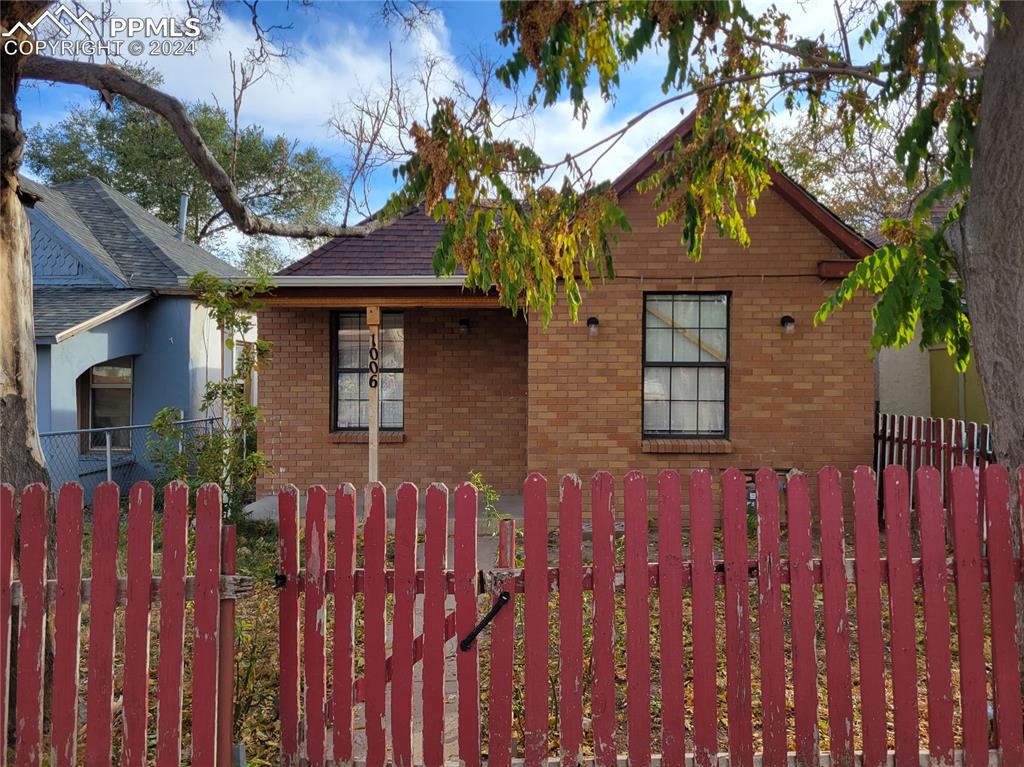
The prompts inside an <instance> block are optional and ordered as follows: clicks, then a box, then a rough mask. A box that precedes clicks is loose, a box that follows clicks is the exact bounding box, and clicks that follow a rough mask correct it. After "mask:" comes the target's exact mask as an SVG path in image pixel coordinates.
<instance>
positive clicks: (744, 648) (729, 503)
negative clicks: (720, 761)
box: [722, 469, 754, 767]
mask: <svg viewBox="0 0 1024 767" xmlns="http://www.w3.org/2000/svg"><path fill="white" fill-rule="evenodd" d="M722 526H723V528H724V530H723V535H722V539H723V545H724V548H725V661H726V679H727V686H726V699H725V702H726V708H727V716H728V733H729V760H730V764H735V765H737V767H753V764H754V733H753V720H752V714H751V701H750V695H751V679H750V675H751V671H750V650H751V645H750V574H749V570H748V567H749V561H750V550H749V545H748V541H747V478H746V476H745V475H744V474H743V472H741V471H739V470H738V469H728V470H727V471H726V472H725V474H723V475H722Z"/></svg>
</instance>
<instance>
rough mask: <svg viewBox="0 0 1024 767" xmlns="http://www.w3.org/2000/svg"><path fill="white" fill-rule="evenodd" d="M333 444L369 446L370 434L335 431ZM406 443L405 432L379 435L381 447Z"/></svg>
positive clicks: (380, 433) (389, 432)
mask: <svg viewBox="0 0 1024 767" xmlns="http://www.w3.org/2000/svg"><path fill="white" fill-rule="evenodd" d="M331 442H332V443H333V444H335V445H368V444H370V434H369V432H365V431H333V432H331ZM401 442H405V432H404V431H382V432H379V433H378V436H377V443H378V444H381V445H394V444H398V443H401Z"/></svg>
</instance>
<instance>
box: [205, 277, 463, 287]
mask: <svg viewBox="0 0 1024 767" xmlns="http://www.w3.org/2000/svg"><path fill="white" fill-rule="evenodd" d="M223 279H224V281H225V282H236V283H240V282H244V281H245V280H246V279H248V278H234V277H226V278H223ZM465 282H466V278H465V277H464V276H462V277H460V276H453V277H436V276H434V275H433V274H401V275H394V274H380V275H351V274H350V275H343V274H338V275H299V274H294V275H293V274H285V275H278V276H275V277H272V278H271V284H272V286H273V287H279V288H386V287H387V288H450V287H461V286H462V285H464V284H465Z"/></svg>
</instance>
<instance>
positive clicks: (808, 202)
mask: <svg viewBox="0 0 1024 767" xmlns="http://www.w3.org/2000/svg"><path fill="white" fill-rule="evenodd" d="M695 122H696V113H695V112H691V113H690V114H688V115H687V116H686V117H684V118H683V119H682V121H681V122H680V123H679V124H678V125H676V127H675V128H673V129H672V130H670V131H669V132H668V133H666V134H665V135H664V136H662V137H661V139H659V140H658V142H657V143H656V144H655V145H654V146H653V147H651V149H650V150H648V151H647V152H646V153H644V154H643V155H641V156H640V157H639V158H638V159H637V160H636V162H634V163H633V164H632V165H630V166H629V167H628V168H626V170H625V171H623V172H622V174H621V175H619V177H618V178H617V179H615V181H614V182H612V187H613V188H614V189H615V191H616V192H617V193H618V194H620V195H621V194H625V193H627V192H629V191H632V190H634V189H635V188H636V185H637V183H639V182H640V181H641V180H642V179H643V178H644V177H645V176H646V175H647V174H648V173H650V172H651V171H652V170H653V169H654V166H655V165H657V163H658V160H659V158H660V157H661V155H662V154H664V153H665V152H667V151H668V150H670V149H671V148H672V147H673V145H674V144H675V142H676V140H677V139H683V138H686V137H687V136H689V135H690V133H691V132H692V131H693V126H694V123H695ZM768 175H769V177H770V178H771V182H772V189H773V190H774V191H775V193H776V194H778V195H779V196H780V197H781V198H782V199H783V200H785V201H786V202H788V203H789V204H790V205H791V206H792V207H793V208H795V209H796V210H797V211H798V212H799V213H800V214H801V215H802V216H803V217H804V218H806V219H807V220H808V221H809V222H810V223H811V224H813V225H814V226H815V227H816V228H817V229H818V230H820V231H821V233H822V234H824V235H825V236H826V237H828V238H829V239H830V240H831V241H832V242H834V243H835V244H836V245H837V246H839V248H840V249H841V250H842V251H843V252H844V253H846V255H848V256H849V257H850V258H856V259H860V258H864V257H865V256H867V255H868V254H869V253H871V252H872V251H873V250H874V247H873V246H872V245H871V242H870V241H869V240H868V239H866V238H865V237H862V236H861V235H860V234H858V233H857V232H856V231H855V230H854V229H853V228H852V227H851V226H849V224H846V223H845V222H844V221H842V219H840V218H839V217H838V216H837V215H836V214H835V213H833V212H832V211H831V210H829V209H828V208H827V207H826V206H825V205H824V204H823V203H822V202H821V201H820V200H818V198H816V197H815V196H814V195H812V194H811V193H810V192H808V191H807V190H806V189H804V188H803V187H802V186H800V185H799V184H798V183H796V182H795V181H794V180H793V179H791V178H790V177H789V176H787V175H786V174H785V173H784V172H782V171H781V170H779V169H778V168H775V167H771V168H769V170H768Z"/></svg>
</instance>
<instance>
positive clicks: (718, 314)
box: [643, 293, 729, 438]
mask: <svg viewBox="0 0 1024 767" xmlns="http://www.w3.org/2000/svg"><path fill="white" fill-rule="evenodd" d="M643 366H644V409H643V433H644V436H645V437H655V438H657V437H725V436H727V435H728V431H729V295H728V294H727V293H648V294H646V295H645V296H644V358H643Z"/></svg>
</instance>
